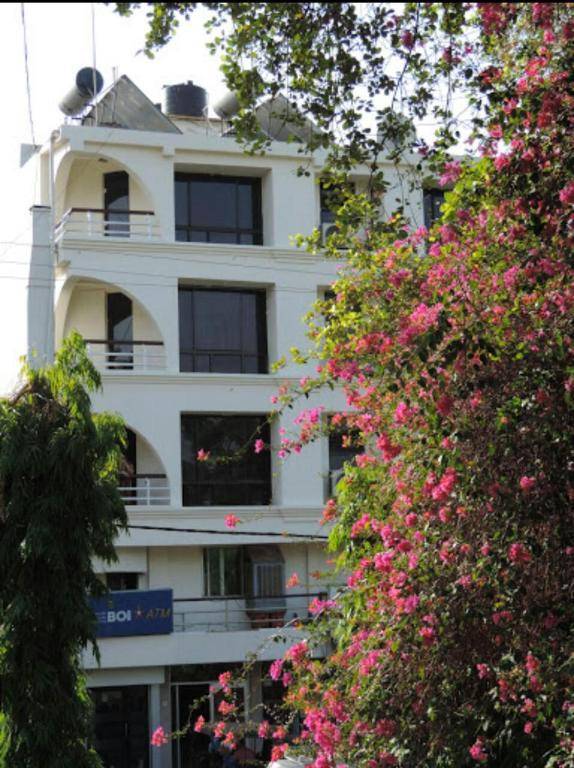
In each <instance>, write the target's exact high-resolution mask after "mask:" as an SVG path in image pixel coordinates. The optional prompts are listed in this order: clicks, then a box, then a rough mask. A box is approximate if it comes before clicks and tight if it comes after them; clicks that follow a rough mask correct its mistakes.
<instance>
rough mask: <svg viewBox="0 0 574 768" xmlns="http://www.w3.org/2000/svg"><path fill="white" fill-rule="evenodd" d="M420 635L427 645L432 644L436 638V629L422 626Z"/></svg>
mask: <svg viewBox="0 0 574 768" xmlns="http://www.w3.org/2000/svg"><path fill="white" fill-rule="evenodd" d="M419 635H420V636H421V637H422V639H423V643H424V644H425V645H432V644H433V643H434V642H435V640H436V631H435V629H434V628H433V627H421V628H420V630H419Z"/></svg>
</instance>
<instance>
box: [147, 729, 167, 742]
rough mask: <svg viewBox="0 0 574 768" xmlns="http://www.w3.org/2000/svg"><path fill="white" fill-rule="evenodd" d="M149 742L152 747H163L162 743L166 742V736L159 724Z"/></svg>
mask: <svg viewBox="0 0 574 768" xmlns="http://www.w3.org/2000/svg"><path fill="white" fill-rule="evenodd" d="M151 743H152V746H154V747H163V745H164V744H167V736H166V733H165V731H164V729H163V728H162V727H161V725H160V726H159V728H156V729H155V731H154V732H153V734H152V737H151Z"/></svg>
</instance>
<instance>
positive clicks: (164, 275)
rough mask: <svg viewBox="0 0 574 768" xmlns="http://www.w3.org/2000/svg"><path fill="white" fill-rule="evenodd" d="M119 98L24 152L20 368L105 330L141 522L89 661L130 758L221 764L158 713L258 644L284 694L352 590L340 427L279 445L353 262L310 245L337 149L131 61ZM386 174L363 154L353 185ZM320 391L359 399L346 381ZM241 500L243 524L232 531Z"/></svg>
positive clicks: (420, 211) (260, 695)
mask: <svg viewBox="0 0 574 768" xmlns="http://www.w3.org/2000/svg"><path fill="white" fill-rule="evenodd" d="M99 109H100V114H99V116H98V120H97V124H95V123H96V116H95V115H94V114H93V113H89V115H88V116H87V117H85V118H84V119H83V120H82V121H76V123H68V124H65V125H62V126H61V127H60V128H59V129H58V130H56V131H55V132H54V133H53V134H52V136H51V138H50V140H49V141H48V142H47V143H46V144H45V145H44V146H43V147H41V148H36V150H35V151H34V152H33V153H32V154H31V156H30V157H29V159H27V161H26V162H25V163H24V164H23V167H22V171H21V174H20V181H19V185H17V186H16V187H15V189H17V190H18V192H17V193H16V194H15V196H14V201H13V204H14V210H15V211H16V213H15V215H14V217H13V220H12V221H11V222H10V223H11V224H12V225H13V229H12V230H11V231H8V229H7V228H5V237H3V238H2V240H3V241H4V242H5V246H4V247H5V249H6V250H5V253H4V257H3V258H4V264H3V271H4V276H3V278H2V280H1V282H0V293H1V295H0V313H3V317H2V319H3V321H4V326H3V327H4V328H5V329H10V332H9V333H8V332H6V333H5V334H4V336H3V338H2V344H1V349H0V355H1V358H0V359H1V362H2V368H1V376H2V381H1V385H2V390H3V391H4V392H9V391H11V389H12V388H13V387H14V386H15V384H16V381H17V376H18V367H19V362H18V361H19V358H20V357H21V356H22V355H28V356H29V357H30V358H31V359H32V360H33V361H36V363H42V362H44V361H50V360H51V359H52V358H53V354H54V351H55V350H57V349H58V347H59V345H60V344H61V343H62V340H63V339H64V338H65V336H66V335H67V334H68V333H69V332H70V331H72V330H77V331H79V332H80V333H81V334H82V335H83V337H84V339H85V340H86V343H87V346H88V350H89V353H90V355H91V357H92V360H93V361H94V363H95V365H96V366H97V367H98V368H99V370H100V371H101V374H102V379H103V388H102V391H101V392H100V393H98V394H97V395H96V396H95V397H94V402H93V405H94V408H95V410H108V411H114V412H118V413H119V414H121V415H122V417H123V418H124V420H125V422H126V424H127V427H128V429H129V432H128V446H127V449H126V462H125V468H124V471H123V473H122V477H121V481H120V491H121V494H122V497H123V498H124V501H125V503H126V506H127V509H128V512H129V520H130V524H131V525H132V526H141V527H139V528H138V527H133V528H131V529H130V531H129V534H125V535H122V536H121V537H120V538H119V540H118V541H117V555H118V561H117V563H115V564H113V565H112V566H109V565H105V564H103V563H97V564H96V566H97V568H98V570H99V572H100V573H101V575H102V579H105V580H106V583H107V584H108V586H109V588H110V590H111V596H110V598H109V600H108V601H107V602H106V603H105V604H104V605H103V606H99V614H98V615H99V618H100V620H101V622H102V635H103V636H102V638H101V639H100V643H99V647H100V652H101V664H100V665H99V666H98V664H97V663H96V660H95V658H94V656H93V654H91V653H90V652H87V653H86V654H85V658H84V665H85V668H86V670H87V673H88V680H89V686H90V688H91V690H92V693H93V696H94V700H95V705H96V723H95V729H96V740H97V746H98V749H99V750H100V752H101V754H102V756H103V757H104V761H105V764H106V766H108V767H109V768H112V766H113V768H148V767H149V768H152V767H153V768H189V766H192V765H193V766H195V765H197V766H200V765H207V763H208V757H207V751H206V744H207V741H206V737H205V736H203V735H200V734H194V733H193V732H191V733H190V734H188V735H187V736H186V737H184V738H182V739H179V740H177V741H176V742H175V743H174V745H173V747H164V748H161V749H157V748H152V747H151V746H150V743H149V742H150V734H151V732H152V731H153V730H154V729H155V728H156V727H157V726H159V725H162V726H163V727H164V728H165V730H166V731H172V730H174V729H179V728H182V727H183V726H184V725H185V723H187V722H188V720H189V718H190V712H193V715H194V716H196V715H198V714H203V715H204V716H205V718H206V720H214V719H216V718H217V705H218V700H219V699H218V693H217V691H214V690H212V688H213V686H216V685H217V679H218V675H219V674H220V673H221V672H222V671H224V670H226V669H229V668H233V667H234V665H240V664H241V663H243V662H244V660H245V658H246V657H247V656H248V655H249V654H254V653H255V654H257V661H256V662H255V663H253V664H252V666H251V669H250V671H249V673H248V675H247V678H246V682H245V685H244V686H243V688H242V691H241V692H240V696H241V698H242V700H243V701H244V705H245V713H246V716H248V717H249V718H250V719H254V720H258V719H261V717H262V716H263V713H264V712H265V708H266V707H267V708H269V707H270V706H271V705H272V703H273V702H274V701H275V700H276V699H277V697H278V696H279V692H278V691H277V687H276V686H273V685H272V684H271V683H270V682H269V681H268V680H267V678H266V675H265V672H266V666H267V665H268V664H269V662H271V661H272V660H273V659H275V658H277V657H279V656H281V655H282V654H283V653H284V651H285V648H286V644H289V643H290V642H293V641H295V640H298V639H300V638H301V636H302V632H304V628H303V629H301V628H298V625H299V623H300V622H303V623H304V620H306V619H307V618H308V616H309V604H310V602H311V601H312V600H313V599H314V597H316V596H319V595H325V594H332V593H333V591H334V590H336V589H337V584H336V583H333V580H332V579H330V578H329V577H321V575H320V574H323V573H325V572H326V571H328V564H327V560H326V558H327V555H326V553H325V551H324V546H323V544H322V543H321V541H320V539H318V538H314V537H321V536H324V535H325V530H324V529H323V528H322V527H321V526H320V524H319V522H318V521H319V519H320V513H321V509H322V507H323V505H324V502H325V500H326V498H327V495H328V493H329V480H330V476H331V474H332V473H333V471H336V470H337V469H338V468H339V467H340V466H341V463H342V461H343V460H344V459H345V456H344V452H341V451H337V450H336V446H334V445H333V444H332V445H331V448H330V447H329V441H328V440H327V439H325V440H319V441H317V442H316V443H314V444H313V445H311V446H309V447H308V448H307V449H306V450H305V451H304V452H303V453H302V454H301V455H298V456H290V457H289V458H288V459H287V460H284V461H283V460H280V459H278V458H277V454H276V451H275V449H276V448H277V446H278V445H279V442H280V435H281V430H283V429H284V430H286V431H287V432H290V431H291V430H292V428H293V417H294V415H296V412H295V413H293V412H289V413H288V414H287V415H285V416H282V417H281V419H280V420H279V421H277V422H274V423H273V424H272V425H271V426H269V425H268V424H267V422H266V419H267V415H268V414H269V412H270V410H271V409H272V408H273V406H272V404H271V398H272V397H273V395H274V394H275V393H276V392H277V390H278V388H279V387H280V386H281V385H284V384H287V385H288V384H290V383H291V382H296V381H298V380H299V379H300V378H301V377H302V376H304V375H308V374H309V370H307V368H306V367H305V366H301V365H297V364H294V363H293V362H289V361H288V362H287V364H286V366H285V367H283V368H282V369H281V370H280V371H279V372H277V373H273V372H272V368H271V365H272V363H273V361H274V360H277V359H279V358H280V357H282V356H283V355H286V356H287V357H288V354H289V349H290V348H291V347H294V346H295V347H299V348H301V349H305V348H306V345H307V340H306V336H305V325H304V323H303V321H302V317H303V316H304V315H305V314H306V313H307V312H308V311H309V309H310V308H311V306H312V305H313V303H314V301H315V300H316V299H317V298H319V297H321V296H323V295H324V293H325V291H326V290H328V288H329V286H330V284H331V283H332V281H333V280H334V278H335V276H336V270H337V264H335V263H333V262H332V261H328V260H326V259H325V258H323V257H322V256H321V255H316V256H314V255H310V254H308V253H306V252H304V251H302V250H299V249H297V248H295V246H294V245H293V243H292V239H291V237H292V235H294V234H296V233H302V234H310V233H311V232H312V230H313V229H314V228H316V227H320V226H322V225H323V226H326V225H328V223H329V215H328V213H327V212H326V211H325V210H323V211H322V206H321V193H320V184H319V180H320V177H321V168H322V162H321V158H320V157H306V156H305V155H302V154H301V153H300V151H299V146H298V145H297V144H296V143H292V142H289V141H286V140H284V139H285V138H286V136H285V126H284V123H283V124H282V125H281V128H278V127H277V125H274V124H273V120H272V119H271V118H270V117H269V113H266V114H265V116H264V117H265V119H263V117H262V119H261V124H262V130H267V131H271V133H270V135H271V138H272V139H273V141H272V144H271V147H270V149H269V151H268V152H267V154H266V155H265V156H247V155H245V154H244V153H243V151H242V149H241V147H240V146H239V145H238V144H237V142H236V141H235V139H234V137H233V134H232V133H230V131H229V130H228V128H229V126H228V125H226V124H225V122H224V121H219V120H214V119H207V118H206V117H204V116H203V115H201V114H200V115H198V114H195V115H179V116H173V115H166V114H165V113H164V112H162V111H161V110H159V109H158V108H157V107H156V106H154V105H153V104H151V102H149V100H148V99H147V98H146V97H145V96H144V95H143V94H142V93H141V91H139V89H137V88H136V86H135V85H134V84H133V83H131V81H129V80H128V79H127V78H120V80H118V81H117V83H116V84H115V85H114V86H113V87H112V89H110V91H108V93H107V94H105V95H104V97H103V98H102V100H101V102H100V106H99ZM276 122H277V121H276ZM302 164H305V165H306V168H307V170H308V171H309V175H299V174H298V173H297V169H298V168H299V167H300V166H301V165H302ZM389 173H390V174H391V178H394V177H393V176H392V174H393V173H396V171H394V170H392V168H391V167H389ZM366 178H367V171H366V169H365V171H364V173H363V172H361V170H360V169H358V170H357V173H356V176H355V177H354V182H355V184H356V185H357V186H358V187H359V188H360V186H361V185H362V184H364V183H365V182H366ZM395 182H396V183H393V184H391V187H390V189H389V191H388V193H387V197H386V199H385V201H384V205H385V206H386V208H387V209H388V210H389V211H390V210H393V209H394V208H396V205H397V200H399V199H401V200H402V203H403V204H404V205H405V207H406V209H407V210H408V211H409V212H410V215H411V217H412V219H413V222H414V223H416V224H420V223H422V222H423V219H424V206H423V193H422V191H421V190H420V189H419V190H418V191H417V190H415V191H411V192H409V191H408V186H409V185H408V184H405V185H402V184H401V182H400V180H399V178H398V176H397V178H396V179H395ZM22 216H24V217H29V220H28V221H26V219H25V218H24V219H22V218H21V217H22ZM319 402H320V403H321V404H322V405H323V406H324V407H325V412H326V413H328V412H330V411H336V410H338V409H344V408H345V401H344V398H343V397H342V394H341V393H336V392H335V393H324V394H323V395H322V396H321V399H320V401H319V400H315V401H313V400H311V403H310V404H311V405H314V404H319ZM302 407H309V402H308V401H307V402H306V403H305V406H302ZM255 439H259V440H262V441H263V442H264V443H265V446H266V450H264V451H261V452H260V453H255V451H254V450H253V444H254V441H255ZM246 447H247V449H246ZM269 448H271V449H269ZM200 451H205V452H206V453H209V454H211V455H221V454H222V453H223V454H225V455H228V456H234V457H235V458H234V459H233V460H230V461H229V462H227V463H220V464H218V463H213V462H211V461H207V462H202V461H199V460H198V452H200ZM230 513H232V514H235V515H237V516H238V517H239V518H240V519H241V521H242V522H241V524H240V525H238V526H237V528H235V529H234V530H233V531H231V530H229V529H227V528H226V526H225V522H224V521H225V517H226V516H227V515H229V514H230ZM182 529H185V530H182ZM293 572H296V573H297V574H298V577H299V584H298V585H297V586H296V587H293V588H291V589H289V588H287V586H286V581H287V579H288V578H289V576H290V575H291V574H292V573H293ZM144 615H145V617H147V618H148V619H149V623H148V626H147V629H145V628H144V629H142V625H141V622H140V624H138V617H139V618H141V617H142V616H144ZM287 623H291V625H292V626H291V627H290V628H289V629H288V630H286V631H285V632H284V633H282V635H283V636H284V640H283V641H282V642H280V643H276V642H273V637H274V636H276V635H277V634H278V632H279V628H280V627H282V626H283V625H284V624H287ZM198 699H201V704H200V705H197V704H196V703H194V702H197V700H198ZM251 747H252V748H254V749H261V748H262V744H261V743H255V742H254V743H252V744H251Z"/></svg>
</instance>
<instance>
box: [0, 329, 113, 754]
mask: <svg viewBox="0 0 574 768" xmlns="http://www.w3.org/2000/svg"><path fill="white" fill-rule="evenodd" d="M99 385H100V379H99V375H98V374H97V372H96V371H95V369H94V368H93V366H92V364H91V363H90V361H89V360H88V358H87V355H86V353H85V348H84V344H83V341H82V340H81V338H80V337H79V336H78V335H77V334H74V335H73V336H72V337H70V338H69V339H68V340H67V341H66V342H65V343H64V345H63V346H62V349H61V350H60V352H58V354H57V356H56V362H55V363H54V365H53V366H51V367H49V368H45V369H43V370H32V369H27V371H26V383H25V384H24V385H23V386H22V388H21V389H20V390H19V391H18V392H17V393H16V394H15V395H14V396H13V397H12V398H11V399H7V400H3V401H1V402H0V489H1V494H0V609H1V614H0V615H1V622H0V678H1V681H2V710H3V712H4V715H5V717H6V723H5V726H4V728H3V731H5V732H6V734H7V741H8V747H7V754H6V758H5V760H6V765H9V766H18V767H19V768H97V766H100V765H101V763H100V760H99V758H98V757H97V755H96V753H95V752H94V751H93V750H92V749H90V748H89V747H88V746H87V745H88V743H89V740H90V738H89V737H90V734H91V706H90V702H89V697H88V694H87V691H86V688H85V685H84V678H83V675H82V672H81V668H80V653H81V651H82V650H83V649H85V648H86V647H87V646H88V644H89V643H95V618H94V614H93V611H92V609H91V607H90V604H89V596H90V595H99V594H102V593H103V592H105V587H104V586H103V584H102V583H101V582H100V581H99V579H98V578H97V577H96V575H95V573H94V571H93V567H92V559H93V558H94V557H98V558H102V559H104V560H106V561H112V560H113V559H115V555H114V549H113V541H114V538H115V537H116V536H117V534H118V532H119V530H120V529H121V528H122V527H123V526H124V525H125V524H126V515H125V509H124V506H123V503H122V501H121V499H120V497H119V494H118V492H117V470H118V463H119V460H120V453H121V444H122V442H123V440H124V439H125V434H124V428H123V426H122V422H121V420H120V419H119V418H118V417H116V416H112V415H110V414H98V415H93V414H92V413H91V410H90V396H89V393H90V392H92V391H94V390H95V389H96V388H97V387H98V386H99ZM1 751H2V747H0V752H1Z"/></svg>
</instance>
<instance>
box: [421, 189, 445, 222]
mask: <svg viewBox="0 0 574 768" xmlns="http://www.w3.org/2000/svg"><path fill="white" fill-rule="evenodd" d="M443 203H444V191H443V190H442V189H427V190H425V192H424V196H423V204H424V215H425V227H431V226H432V225H433V224H434V223H435V221H438V220H439V219H440V217H441V208H442V204H443Z"/></svg>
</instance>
